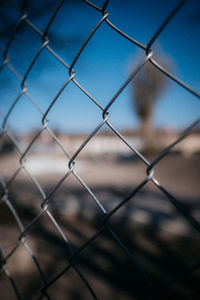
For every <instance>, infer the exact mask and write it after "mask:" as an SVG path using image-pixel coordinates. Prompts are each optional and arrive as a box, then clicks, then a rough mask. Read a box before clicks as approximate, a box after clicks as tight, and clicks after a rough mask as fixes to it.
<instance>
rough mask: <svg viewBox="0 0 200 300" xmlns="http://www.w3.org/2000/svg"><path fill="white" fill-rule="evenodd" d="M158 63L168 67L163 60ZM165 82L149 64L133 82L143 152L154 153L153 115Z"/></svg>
mask: <svg viewBox="0 0 200 300" xmlns="http://www.w3.org/2000/svg"><path fill="white" fill-rule="evenodd" d="M159 63H160V64H161V65H162V66H164V67H166V66H167V65H169V64H168V63H167V60H166V59H164V58H162V59H159ZM166 81H167V79H166V76H165V75H164V74H163V73H162V72H161V71H160V70H158V69H157V68H156V67H154V66H153V65H152V64H151V63H150V62H147V63H146V64H145V65H144V67H143V68H142V69H141V70H140V71H139V73H138V74H137V75H136V77H135V78H134V80H133V92H134V101H135V107H136V111H137V114H138V116H139V118H140V135H141V138H142V142H143V151H145V152H150V151H155V142H154V128H153V113H154V108H155V103H156V102H157V100H158V99H159V97H160V95H161V94H162V92H163V91H164V88H165V86H166Z"/></svg>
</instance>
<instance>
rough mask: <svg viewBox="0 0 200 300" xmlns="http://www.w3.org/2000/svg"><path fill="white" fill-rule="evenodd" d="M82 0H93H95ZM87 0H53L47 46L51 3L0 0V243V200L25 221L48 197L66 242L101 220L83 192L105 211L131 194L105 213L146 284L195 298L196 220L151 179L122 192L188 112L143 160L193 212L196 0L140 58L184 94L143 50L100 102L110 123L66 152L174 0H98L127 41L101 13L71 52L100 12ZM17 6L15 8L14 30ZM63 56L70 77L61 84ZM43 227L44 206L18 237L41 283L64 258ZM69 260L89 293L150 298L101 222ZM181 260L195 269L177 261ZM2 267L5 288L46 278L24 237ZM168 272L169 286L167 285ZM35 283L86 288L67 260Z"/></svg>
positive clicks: (30, 293)
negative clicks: (12, 283) (82, 276)
mask: <svg viewBox="0 0 200 300" xmlns="http://www.w3.org/2000/svg"><path fill="white" fill-rule="evenodd" d="M61 2H62V1H61ZM91 3H92V5H96V6H98V7H100V8H101V7H103V5H104V1H92V2H91ZM91 3H88V1H81V0H74V1H69V0H66V1H63V3H62V4H61V6H60V8H59V9H58V12H57V14H56V16H55V18H54V19H53V22H52V24H51V25H50V27H49V28H48V31H47V37H48V40H49V44H48V45H47V46H44V43H43V40H42V37H43V32H45V30H46V28H47V25H48V23H49V21H50V20H51V17H52V15H53V13H54V11H55V10H56V8H57V6H58V4H59V1H46V0H45V1H11V0H9V1H1V2H0V51H1V57H0V64H1V72H0V78H1V79H0V91H1V99H0V120H1V136H0V175H1V177H0V178H1V202H0V204H1V206H0V219H1V221H0V223H1V224H0V232H1V237H0V243H1V245H2V249H3V250H2V257H4V255H5V257H6V255H9V253H10V252H12V249H13V248H14V247H15V245H16V244H17V241H18V237H19V236H20V228H19V226H18V224H17V222H16V218H15V216H14V214H13V209H12V208H11V207H13V208H14V211H16V212H17V214H18V215H19V218H20V220H21V222H22V224H23V226H24V228H26V227H27V226H28V225H29V224H30V223H31V222H32V221H33V220H34V218H35V217H36V216H37V215H38V214H39V213H40V212H41V204H42V203H43V201H44V198H45V195H50V196H48V197H49V199H48V200H49V207H48V210H49V211H50V212H51V214H52V215H53V218H54V219H55V220H56V221H57V222H58V224H59V226H60V227H61V229H62V231H63V232H64V233H65V234H66V236H67V238H68V239H69V241H70V244H71V245H72V247H73V248H74V249H75V250H77V249H79V248H80V247H81V245H83V244H84V243H85V242H86V241H87V240H88V239H89V238H91V237H92V236H93V234H95V232H97V231H98V230H99V229H100V228H101V226H102V223H103V220H104V217H105V216H104V214H102V211H101V209H100V207H99V206H98V205H97V203H96V202H95V199H96V198H97V199H98V201H99V202H100V203H101V205H102V206H103V207H104V209H105V211H107V212H108V213H109V212H111V211H112V209H114V208H115V207H116V206H117V205H118V204H120V203H122V201H123V200H124V199H126V198H130V200H129V201H127V203H125V204H124V205H122V206H121V208H120V209H118V210H117V211H116V213H114V214H113V215H112V217H111V218H110V219H109V222H110V224H111V226H112V228H113V230H114V231H115V232H117V234H118V235H119V237H120V239H122V241H123V243H124V244H125V245H126V247H127V249H128V250H129V251H130V253H131V255H132V256H133V257H134V259H136V261H137V263H139V265H141V266H142V269H143V270H144V271H145V272H146V273H147V274H148V277H149V278H150V280H151V282H152V283H153V286H155V287H156V288H157V287H160V288H157V290H156V294H155V295H156V296H155V297H157V298H156V299H169V297H172V296H175V297H176V299H197V298H198V295H199V293H200V291H199V279H198V275H199V274H198V273H199V272H198V265H199V264H198V263H197V261H198V259H199V235H198V232H197V231H195V230H194V229H193V228H192V227H191V225H190V224H189V223H188V220H187V219H186V218H185V217H183V215H182V214H180V213H179V212H178V210H177V209H176V208H175V207H174V206H173V204H172V203H171V202H170V201H169V198H168V197H166V195H164V194H163V192H162V191H161V190H160V189H159V188H158V186H157V185H155V184H154V183H153V182H152V181H148V182H147V183H146V184H145V185H144V187H143V188H142V189H141V190H139V191H138V192H137V193H136V194H135V195H134V196H133V197H130V195H131V194H132V193H133V191H134V190H135V189H136V188H137V187H138V186H139V185H140V184H141V183H142V182H143V181H144V180H145V178H146V176H147V175H146V170H147V161H148V162H150V163H151V162H153V161H154V160H155V159H157V158H158V157H159V155H161V153H162V151H164V149H166V148H167V147H168V146H169V145H171V144H172V143H174V142H175V141H177V140H178V139H179V138H180V137H182V136H183V135H184V130H186V129H187V128H188V127H189V126H191V124H193V122H196V121H197V122H196V126H193V127H192V129H191V131H190V132H188V135H187V136H186V138H185V139H183V140H182V141H181V142H180V143H178V144H177V145H175V146H173V147H172V149H171V151H169V152H168V153H167V156H165V157H164V158H162V159H161V160H160V161H158V163H156V165H155V167H154V176H155V179H156V180H157V182H158V183H159V185H161V186H162V187H164V189H166V190H167V191H168V192H169V194H170V195H172V196H173V197H174V198H175V199H176V201H178V203H179V204H180V205H181V206H182V207H183V208H184V210H185V211H186V212H187V213H190V214H191V215H192V217H194V218H195V220H197V222H198V221H199V220H200V202H199V195H200V186H199V178H200V177H199V176H200V128H199V121H198V120H199V111H200V102H199V96H196V95H199V94H198V93H199V90H200V76H199V70H200V60H199V53H200V43H199V38H198V37H199V36H200V3H199V1H198V0H193V1H192V2H191V1H185V3H184V4H183V5H182V7H181V8H180V10H178V12H177V13H176V14H175V16H174V17H173V18H172V19H171V20H170V22H169V23H168V24H167V26H166V27H165V28H164V30H163V31H162V32H161V34H160V35H159V36H158V37H157V38H156V40H155V42H154V43H153V44H152V46H151V50H152V51H153V58H154V59H155V60H156V61H157V62H159V64H160V65H161V66H162V67H164V68H165V69H166V70H167V71H168V72H170V73H171V74H173V75H174V76H175V77H177V78H178V79H179V80H180V81H183V82H184V83H185V84H187V85H188V86H189V87H190V88H191V89H192V90H194V91H195V92H196V95H195V92H194V93H191V92H190V91H188V90H186V89H184V88H183V87H182V86H180V85H179V84H178V83H177V82H175V81H174V80H172V79H170V78H169V77H167V76H166V75H164V74H163V73H162V72H160V71H159V70H158V69H156V68H155V67H154V66H153V65H152V64H151V63H149V62H147V63H146V64H145V65H144V66H143V67H142V69H141V70H140V71H139V72H138V73H137V74H136V76H135V77H134V78H133V80H131V81H130V83H129V84H128V85H127V86H126V88H125V89H124V90H123V91H122V93H120V94H119V95H118V96H117V98H116V100H115V101H114V102H113V103H112V105H111V106H110V107H109V109H108V111H109V119H108V121H109V124H111V126H109V125H108V123H104V124H103V126H102V127H101V128H100V129H98V131H97V133H96V134H95V135H94V136H92V138H91V140H90V141H89V142H88V143H87V144H86V145H84V147H83V149H82V150H81V151H80V153H79V149H80V147H81V146H82V145H83V143H84V142H85V141H86V140H87V138H88V136H89V135H90V134H92V133H93V132H94V130H95V129H96V128H97V127H98V126H99V124H100V123H101V121H102V112H103V110H104V109H105V108H106V107H107V106H108V105H109V103H110V101H112V99H114V98H115V95H116V94H117V92H118V90H119V89H120V88H121V86H122V85H123V84H124V82H125V81H126V80H127V78H128V77H129V75H130V74H131V73H132V72H133V71H134V70H136V68H137V67H138V65H139V64H140V63H142V62H143V61H144V59H145V57H146V53H145V51H144V48H145V47H146V46H147V45H148V43H149V42H150V41H151V39H152V37H153V36H154V34H155V32H156V31H157V29H158V28H159V26H160V25H161V24H162V22H163V21H164V20H165V19H166V18H167V16H168V15H169V14H170V12H171V11H172V10H173V8H174V7H175V6H176V5H177V4H178V1H175V0H173V1H170V2H169V1H165V2H162V1H154V0H151V1H148V2H147V1H134V2H133V1H129V0H126V1H124V2H123V3H122V1H118V0H115V1H112V0H111V1H109V2H108V4H107V6H106V11H107V12H108V13H109V15H108V20H109V21H110V22H111V23H112V24H114V26H116V27H117V28H118V29H119V30H121V31H122V32H123V33H125V34H126V35H127V36H129V37H131V38H132V39H134V40H136V41H137V43H139V46H138V45H136V44H134V43H133V42H132V41H131V38H127V37H125V36H123V35H121V34H120V33H119V32H117V30H114V29H113V28H112V27H111V26H109V24H108V23H107V22H105V21H103V22H102V24H101V25H100V26H99V27H98V29H97V31H96V32H95V33H94V35H93V36H92V37H91V39H90V40H89V42H88V44H87V45H86V46H85V47H84V48H83V51H82V52H81V53H80V55H79V56H78V58H77V54H78V53H79V50H80V49H81V47H82V45H83V43H84V42H85V40H86V39H87V37H88V36H89V34H90V33H91V31H92V30H93V28H94V27H95V26H96V24H97V23H98V22H99V20H100V19H101V18H102V12H101V9H100V10H98V9H95V7H93V6H92V5H91ZM22 9H23V10H24V11H25V13H26V14H27V19H25V21H22V22H20V25H19V26H17V29H16V31H14V35H13V30H14V28H15V26H16V24H17V23H18V22H19V20H20V18H21V12H20V10H22ZM45 37H46V35H45ZM10 38H11V39H10ZM35 57H36V60H34V59H35ZM76 58H77V60H76ZM32 63H33V65H32V67H31V68H30V69H29V67H30V66H31V64H32ZM71 66H73V72H75V77H74V79H73V80H71V81H69V83H68V84H66V83H67V82H68V80H69V76H70V74H69V72H70V71H69V70H70V67H71ZM24 87H25V88H26V90H23V92H21V91H22V88H24ZM63 87H64V88H63ZM44 116H45V118H44ZM47 119H48V126H47V128H46V127H45V126H43V121H45V122H46V121H47ZM119 135H121V137H122V138H119ZM123 139H124V140H123ZM124 141H126V142H124ZM138 153H139V155H138ZM143 155H144V157H143ZM70 157H75V174H77V176H76V175H74V173H73V172H72V173H70V175H69V176H68V177H66V178H65V176H66V174H67V172H68V171H69V166H70V165H69V164H70ZM41 191H42V192H41ZM5 194H6V195H7V196H6V197H5ZM54 225H55V224H52V221H51V220H50V219H49V216H48V214H47V213H45V212H44V213H43V214H42V215H41V217H39V218H38V220H37V221H36V222H35V221H34V226H32V228H31V229H30V230H28V234H27V236H26V241H27V244H28V245H29V247H30V248H31V250H32V251H33V253H34V255H35V257H36V258H37V260H38V262H39V265H40V266H41V269H42V270H43V272H44V277H45V278H46V280H47V282H50V281H51V280H52V279H53V278H55V276H56V274H58V273H59V272H61V271H62V270H63V268H65V267H66V261H67V259H68V258H69V257H70V254H69V251H68V250H66V244H65V243H64V242H63V240H62V238H61V237H60V236H59V233H58V232H57V231H56V228H55V226H54ZM3 253H4V254H3ZM55 262H56V266H55ZM76 265H77V266H79V267H80V269H81V270H83V272H84V274H85V276H86V277H87V278H88V281H89V283H91V285H92V287H93V288H94V290H95V293H96V295H97V296H98V297H97V298H98V299H154V298H151V296H150V295H149V294H146V284H147V283H146V281H145V279H144V278H143V276H142V275H141V273H140V272H138V269H137V268H136V267H135V265H134V264H130V262H129V257H128V256H127V253H126V252H124V251H123V250H121V249H120V247H119V241H118V242H116V240H115V239H114V235H112V234H111V233H110V231H109V230H107V229H106V230H105V231H103V232H102V234H100V236H99V238H98V239H95V241H94V242H93V243H91V244H90V246H88V247H87V248H86V249H85V250H84V251H82V252H81V254H80V255H78V257H77V258H76ZM193 267H194V270H195V272H188V271H185V270H190V271H191V270H193ZM6 268H7V270H9V272H10V273H11V275H12V276H13V277H12V278H13V279H14V280H15V284H16V286H17V289H18V290H19V291H18V293H19V295H20V296H19V298H17V299H39V295H40V289H41V288H42V287H43V286H44V285H45V284H46V283H45V282H42V280H41V275H40V274H38V270H37V269H36V268H35V265H34V262H33V259H32V258H31V255H30V253H29V252H28V251H27V248H26V247H25V246H24V244H23V243H22V244H21V245H20V246H19V247H17V250H16V251H14V253H13V254H12V255H11V257H10V258H9V259H7V258H6ZM2 270H3V271H4V269H2ZM5 274H6V273H5V272H2V276H1V278H0V284H1V289H2V293H3V294H4V295H5V297H4V298H3V299H16V291H14V290H13V289H8V286H9V280H8V278H9V277H8V275H5ZM174 277H175V278H176V280H175V284H169V282H170V280H171V279H172V278H174ZM177 278H178V279H177ZM134 282H135V284H133V283H134ZM162 285H164V287H162ZM168 285H169V286H168ZM161 287H162V288H161ZM48 291H49V294H50V295H51V296H52V299H90V297H91V295H90V294H89V293H88V290H87V288H86V287H85V285H84V284H83V281H82V280H81V279H80V277H79V276H78V275H77V273H76V270H74V269H73V268H71V269H70V271H69V272H66V273H65V275H63V276H61V277H60V279H59V280H56V281H55V283H52V285H51V286H50V288H48ZM20 297H21V298H20ZM45 297H46V296H44V298H45ZM46 298H47V297H46ZM47 299H49V298H47ZM91 299H92V298H91Z"/></svg>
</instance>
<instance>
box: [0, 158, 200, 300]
mask: <svg viewBox="0 0 200 300" xmlns="http://www.w3.org/2000/svg"><path fill="white" fill-rule="evenodd" d="M34 159H35V161H37V160H38V157H36V156H35V155H32V156H30V157H29V158H28V159H27V162H26V164H27V165H26V167H27V168H28V169H29V171H30V172H31V174H32V175H33V176H34V178H36V179H37V180H38V182H39V183H40V186H41V187H42V190H43V191H44V193H45V194H46V195H48V194H49V193H50V194H51V192H52V191H54V189H55V188H56V187H58V183H59V182H60V180H61V179H62V178H63V176H64V174H65V172H66V171H67V169H68V168H67V164H68V161H67V160H66V158H65V157H57V156H54V157H53V158H52V157H48V155H47V154H46V155H44V154H43V155H42V154H40V156H39V159H40V160H39V161H41V162H42V161H44V162H43V163H44V166H45V168H44V167H43V166H42V165H41V164H40V167H38V165H37V166H35V165H34V164H33V163H32V165H31V164H29V163H28V160H29V161H31V160H32V161H33V162H34ZM149 160H150V161H152V160H153V157H150V158H149ZM18 162H19V157H17V156H15V157H14V156H10V155H5V156H2V157H1V158H0V169H1V173H2V175H3V178H4V180H5V182H6V183H7V182H9V179H10V178H11V177H12V175H13V174H14V173H15V171H16V170H17V168H18ZM63 165H64V168H63V167H62V166H63ZM47 166H48V167H47ZM60 166H61V167H60ZM65 168H66V169H65ZM74 170H75V172H77V174H78V175H79V176H80V177H81V179H82V180H83V181H84V183H85V184H87V187H89V188H90V189H91V190H90V191H91V192H92V193H93V195H95V197H96V198H97V199H98V200H99V201H100V203H101V204H102V206H103V207H104V209H105V210H106V211H107V213H109V212H111V211H112V210H113V209H114V208H115V207H116V206H117V205H119V204H120V203H122V202H123V201H124V199H129V198H130V200H128V201H127V202H126V203H124V205H122V207H121V208H120V209H119V210H118V211H117V212H116V213H114V214H113V216H112V217H111V218H110V219H109V222H108V223H106V226H104V225H105V223H104V217H105V215H104V213H102V211H101V209H100V207H99V206H98V205H97V204H96V202H95V201H94V197H92V196H91V194H90V193H89V192H88V190H87V188H85V187H84V185H83V183H82V184H81V183H80V181H79V180H78V179H77V177H76V176H74V175H73V174H70V175H69V176H68V177H67V178H66V179H65V181H64V182H63V183H62V184H61V185H60V186H59V188H58V189H57V190H55V192H53V194H52V196H51V197H50V199H49V207H48V211H49V212H50V213H51V216H53V219H54V220H56V221H57V223H58V224H59V227H60V228H61V229H62V231H63V233H64V234H65V236H66V237H67V240H68V241H69V243H70V247H72V249H73V251H74V252H75V253H76V252H77V251H79V249H80V247H82V246H83V245H84V244H85V243H87V241H88V240H90V239H91V238H92V237H93V236H94V235H95V234H97V233H98V234H97V237H96V238H94V239H93V240H92V241H91V242H90V243H89V244H88V245H87V247H85V248H83V250H82V251H80V253H79V252H77V254H75V256H74V257H73V258H72V256H71V255H72V254H71V251H72V250H71V248H70V247H69V246H68V244H67V242H66V241H64V240H63V238H62V236H61V235H60V233H59V232H58V230H57V229H56V226H55V223H54V222H53V221H52V219H51V218H50V216H49V214H48V213H47V212H44V213H43V214H41V216H40V217H39V218H38V219H37V222H34V225H33V226H32V227H30V229H29V230H28V231H27V234H26V237H25V240H23V241H22V242H21V243H19V245H18V247H17V249H16V250H14V252H12V251H13V249H15V246H16V244H17V243H18V239H19V236H20V233H21V232H20V228H19V226H18V224H17V222H16V219H15V217H14V216H13V214H12V210H11V208H10V206H9V205H8V202H7V204H6V202H5V199H4V201H3V202H1V207H0V208H1V209H0V243H1V245H2V247H3V250H4V252H5V256H6V255H9V254H11V255H10V256H9V257H7V259H6V265H5V266H4V269H3V272H2V274H1V277H0V291H1V299H2V300H4V299H9V300H12V299H13V300H14V299H25V300H27V299H56V300H57V299H59V300H62V299H63V300H64V299H69V300H75V299H80V300H85V299H100V300H101V299H102V300H110V299H116V300H126V299H127V300H131V299H172V298H173V299H185V300H186V299H199V297H200V288H199V275H200V271H199V266H200V263H199V261H200V256H199V253H200V251H199V250H200V239H199V233H198V232H197V230H195V229H193V228H192V226H191V224H189V222H188V221H187V220H186V218H184V217H183V216H182V215H181V214H180V213H179V212H178V211H177V209H176V208H175V207H174V205H173V204H172V203H171V202H170V199H168V198H167V197H166V195H164V194H163V192H162V191H161V190H160V189H159V188H158V187H157V186H155V185H154V184H153V183H152V182H151V181H150V182H148V183H147V184H146V185H145V186H144V188H142V189H141V190H140V191H138V192H137V193H136V194H134V193H133V191H134V190H135V189H136V187H137V186H138V185H139V184H140V183H141V182H142V181H143V180H144V179H145V177H146V166H145V164H144V163H143V162H142V161H140V160H139V159H137V158H135V159H134V158H124V157H123V158H120V159H118V160H117V161H116V160H113V159H110V158H105V159H104V160H100V159H99V160H90V161H88V160H83V159H81V160H80V161H79V160H78V161H77V162H76V166H75V169H74ZM154 172H155V173H154V174H155V175H154V176H155V178H156V180H157V181H158V182H159V184H160V185H161V186H162V187H164V188H165V189H166V190H167V191H168V192H169V193H170V194H171V195H173V197H175V199H176V200H177V201H179V203H181V205H182V206H183V207H184V209H185V210H186V211H187V212H189V213H190V214H191V215H192V216H193V217H194V218H196V220H197V221H200V199H199V195H200V185H199V178H200V156H199V155H193V156H189V157H185V156H182V155H180V154H177V153H176V154H175V153H172V154H170V155H168V156H167V157H165V158H164V159H163V160H161V162H159V163H158V164H157V165H156V166H155V168H154ZM130 194H132V197H129V195H130ZM8 199H9V201H10V203H12V205H13V207H14V209H15V211H16V213H17V214H18V216H19V217H20V220H21V221H22V224H23V226H24V227H25V228H27V226H29V225H30V224H31V223H32V221H33V220H35V219H34V218H35V217H36V216H37V215H38V214H39V213H40V212H41V203H42V201H43V196H42V195H41V192H40V191H38V187H36V186H35V184H33V181H32V180H31V178H30V177H29V176H28V175H27V173H26V172H24V171H23V170H20V171H19V173H18V174H17V175H16V177H13V179H12V182H11V183H10V184H9V189H8ZM124 246H125V247H124ZM36 262H37V263H38V264H39V269H38V265H37V263H36ZM8 272H9V273H8ZM9 274H10V275H9ZM10 276H11V277H10ZM56 276H58V277H56ZM83 276H84V277H83ZM9 278H10V279H9ZM55 278H56V280H55ZM12 280H13V281H12ZM54 280H55V281H54ZM13 282H14V284H13ZM47 284H48V288H47V289H46V290H45V291H44V290H43V294H42V295H43V297H40V296H41V289H42V288H43V287H44V286H46V285H47ZM88 284H89V288H88ZM14 286H16V289H14ZM90 289H92V292H91V291H90ZM93 292H94V294H95V296H92V293H93ZM95 297H96V298H95Z"/></svg>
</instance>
